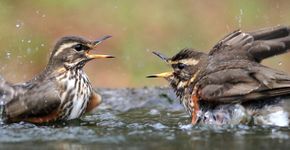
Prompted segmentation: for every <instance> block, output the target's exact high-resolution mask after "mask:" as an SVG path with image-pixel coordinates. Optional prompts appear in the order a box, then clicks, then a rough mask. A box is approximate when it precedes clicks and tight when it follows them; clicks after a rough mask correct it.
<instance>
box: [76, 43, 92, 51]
mask: <svg viewBox="0 0 290 150" xmlns="http://www.w3.org/2000/svg"><path fill="white" fill-rule="evenodd" d="M74 49H75V50H76V51H82V50H88V49H89V47H87V46H85V45H82V44H77V45H75V46H74Z"/></svg>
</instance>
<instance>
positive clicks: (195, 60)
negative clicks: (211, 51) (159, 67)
mask: <svg viewBox="0 0 290 150" xmlns="http://www.w3.org/2000/svg"><path fill="white" fill-rule="evenodd" d="M178 63H183V64H187V65H196V64H198V63H199V60H197V59H193V58H189V59H182V60H179V61H174V62H171V64H178Z"/></svg>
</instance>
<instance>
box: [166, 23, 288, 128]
mask: <svg viewBox="0 0 290 150" xmlns="http://www.w3.org/2000/svg"><path fill="white" fill-rule="evenodd" d="M289 33H290V30H289V27H283V26H278V27H272V28H266V29H261V30H258V31H254V32H249V33H245V32H241V31H240V30H237V31H234V32H233V33H231V34H229V35H227V36H226V37H224V38H223V39H222V40H221V41H219V42H218V43H217V44H216V45H215V46H214V47H213V48H212V50H210V52H209V54H205V53H201V52H198V51H195V50H192V49H184V50H182V51H180V52H179V53H178V54H176V55H175V56H173V57H172V58H166V59H165V60H166V62H167V63H169V64H171V66H172V68H173V70H174V71H173V72H172V75H171V76H170V77H169V76H167V77H166V78H167V79H170V80H169V81H170V85H171V86H172V87H173V89H175V91H176V94H177V96H179V97H180V99H181V102H182V103H183V105H184V106H185V108H186V110H187V111H188V112H189V113H190V114H191V116H192V117H193V120H192V123H193V124H195V123H197V122H199V121H201V120H202V119H203V118H202V117H203V116H204V114H205V113H206V112H207V111H209V112H210V113H212V114H213V115H212V116H214V114H216V113H215V111H220V110H221V109H224V107H222V106H223V105H224V106H225V107H226V106H228V104H230V105H231V108H227V109H225V110H231V109H232V108H234V107H233V106H234V105H235V104H241V106H242V107H243V108H244V109H245V112H247V113H246V114H248V116H250V117H255V115H256V114H259V113H260V112H261V111H263V110H265V109H271V108H272V107H275V109H276V108H277V109H276V110H277V111H275V112H269V113H268V114H270V113H276V112H278V111H281V112H283V113H281V114H287V113H286V112H285V111H284V109H283V108H282V106H281V102H280V101H281V100H280V99H287V98H288V97H289V95H290V77H289V76H288V75H287V74H285V73H284V72H281V71H278V70H275V69H272V68H269V67H266V66H264V65H262V64H260V62H261V61H262V60H263V59H265V58H269V57H272V56H275V55H278V54H282V53H285V52H287V51H288V50H289V48H290V35H289ZM164 58H165V57H163V59H164ZM277 98H278V99H279V100H277ZM197 100H198V102H197ZM199 105H200V106H199ZM207 108H209V109H207ZM278 108H279V109H278ZM275 109H273V110H275ZM268 114H265V113H264V114H263V116H267V115H268ZM224 115H231V113H229V114H226V113H224ZM283 116H285V117H284V124H283V126H284V125H285V124H288V122H289V121H288V118H287V117H288V114H287V115H283ZM228 120H229V119H228ZM254 120H255V118H254ZM270 120H271V119H270ZM229 122H230V120H229ZM271 123H272V125H278V124H275V122H273V121H272V122H271ZM265 124H266V123H265ZM279 125H281V124H279Z"/></svg>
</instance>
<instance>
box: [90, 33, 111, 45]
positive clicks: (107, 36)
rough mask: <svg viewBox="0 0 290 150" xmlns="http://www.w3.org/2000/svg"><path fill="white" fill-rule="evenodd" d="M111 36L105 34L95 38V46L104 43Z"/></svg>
mask: <svg viewBox="0 0 290 150" xmlns="http://www.w3.org/2000/svg"><path fill="white" fill-rule="evenodd" d="M111 37H112V36H111V35H105V36H103V37H101V38H99V39H97V40H95V41H94V42H93V43H92V44H93V46H94V47H95V46H97V45H99V44H100V43H102V42H103V41H105V40H106V39H109V38H111Z"/></svg>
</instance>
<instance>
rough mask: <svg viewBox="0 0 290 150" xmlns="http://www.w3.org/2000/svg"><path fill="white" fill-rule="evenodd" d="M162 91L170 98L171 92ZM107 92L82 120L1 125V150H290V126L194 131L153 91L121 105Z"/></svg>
mask: <svg viewBox="0 0 290 150" xmlns="http://www.w3.org/2000/svg"><path fill="white" fill-rule="evenodd" d="M147 90H150V89H147ZM160 90H161V92H164V93H166V92H167V93H168V91H167V90H166V89H160ZM120 92H122V93H124V91H122V90H120ZM139 92H140V91H134V92H131V93H134V94H136V93H137V94H138V93H139ZM102 93H104V97H106V99H107V101H105V102H104V104H103V105H102V106H101V107H100V108H99V109H97V110H96V112H95V113H93V114H89V115H86V116H84V117H83V118H81V119H79V120H73V121H69V122H58V123H53V124H44V125H38V126H36V125H33V124H29V123H13V124H9V125H7V124H3V123H1V124H0V149H63V150H67V149H70V150H74V149H80V150H82V149H149V148H154V149H161V150H162V149H164V150H165V149H166V150H171V149H224V148H230V149H261V148H267V149H270V148H271V149H286V148H289V146H290V142H289V136H290V128H289V127H288V128H278V127H267V126H264V127H257V126H244V125H238V126H219V127H217V126H215V127H214V126H192V125H190V120H189V118H188V116H187V114H185V112H184V110H183V108H182V107H180V104H179V103H178V101H174V103H172V102H171V101H168V100H167V99H166V98H164V96H160V94H157V93H154V92H153V91H149V93H151V95H150V97H149V98H144V95H143V96H142V97H143V98H140V97H137V96H133V95H130V94H129V93H130V92H129V93H126V92H125V94H127V95H128V96H130V98H129V97H128V98H127V99H123V100H120V99H119V101H116V99H114V98H113V96H112V97H110V94H108V93H110V91H106V92H105V91H102ZM139 94H140V93H139ZM120 95H122V94H120ZM169 95H170V94H169ZM132 97H133V98H132ZM169 97H171V96H169ZM134 98H136V99H134ZM175 102H176V103H175ZM135 103H138V104H139V105H137V104H135ZM141 103H142V105H141ZM124 105H126V106H124ZM122 107H123V109H122Z"/></svg>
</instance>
